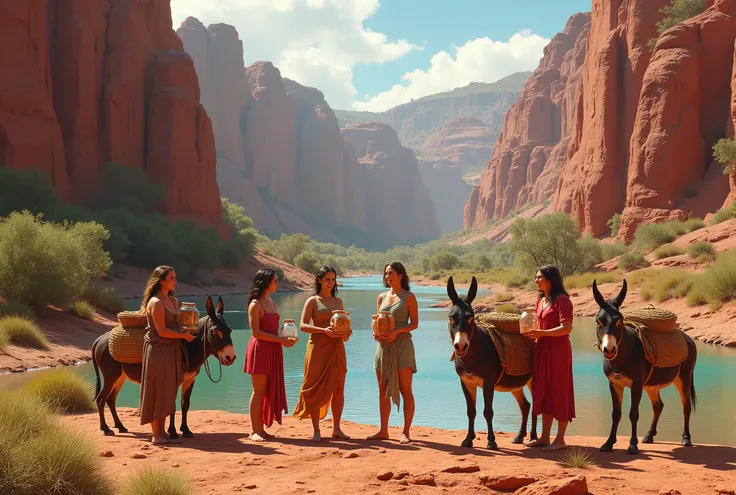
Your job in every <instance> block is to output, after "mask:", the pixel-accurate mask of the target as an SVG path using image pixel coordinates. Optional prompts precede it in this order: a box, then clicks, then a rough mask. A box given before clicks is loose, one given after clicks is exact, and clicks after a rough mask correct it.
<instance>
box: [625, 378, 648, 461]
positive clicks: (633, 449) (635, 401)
mask: <svg viewBox="0 0 736 495" xmlns="http://www.w3.org/2000/svg"><path fill="white" fill-rule="evenodd" d="M643 391H644V390H643V387H642V384H641V383H633V384H632V385H631V410H629V419H630V420H631V439H629V448H628V449H626V453H627V454H629V455H636V454H638V453H639V446H638V445H639V438H638V435H637V433H636V432H637V430H636V427H637V425H638V423H639V404H641V396H642V392H643Z"/></svg>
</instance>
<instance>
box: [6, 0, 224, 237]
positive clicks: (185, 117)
mask: <svg viewBox="0 0 736 495" xmlns="http://www.w3.org/2000/svg"><path fill="white" fill-rule="evenodd" d="M0 39H2V40H3V44H2V46H3V50H2V52H0V70H2V72H1V73H0V74H1V75H0V166H8V167H12V168H15V169H20V170H23V169H28V168H31V167H36V168H39V169H40V170H42V171H44V172H46V173H47V174H49V176H50V177H51V179H52V182H53V184H54V187H55V188H56V190H57V192H58V193H59V196H60V197H61V198H62V199H63V200H71V201H74V202H80V203H83V202H85V201H86V200H88V199H89V198H90V197H92V196H93V195H95V194H98V193H99V192H100V183H99V173H100V171H101V169H102V167H103V165H104V164H105V163H108V162H118V163H123V164H125V165H129V166H131V167H136V168H140V169H143V170H145V171H146V173H147V175H148V177H149V178H150V179H151V180H152V181H153V182H155V183H159V184H162V185H163V186H164V188H165V191H166V195H167V196H166V200H165V201H164V202H162V204H161V205H160V207H161V211H162V212H164V213H167V214H169V216H171V217H172V218H188V219H191V220H194V221H197V222H198V223H199V224H200V225H203V226H205V225H206V226H214V227H216V228H218V229H219V230H220V231H221V232H223V234H225V235H228V234H227V230H226V229H225V227H224V225H223V223H222V218H221V206H220V193H219V190H218V187H217V183H216V180H215V173H216V155H215V141H214V134H213V130H212V123H211V121H210V118H209V117H208V115H207V112H206V111H205V109H204V107H203V105H201V104H200V89H199V85H198V79H197V74H196V72H195V69H194V65H193V63H192V59H191V58H190V57H189V55H187V54H186V53H185V52H184V51H183V48H182V44H181V41H180V40H179V38H178V37H177V36H176V33H175V32H174V31H173V30H172V28H171V11H170V7H169V3H168V2H161V1H157V0H139V1H137V2H131V1H129V0H108V1H89V0H63V1H62V0H25V1H22V2H21V1H17V0H0Z"/></svg>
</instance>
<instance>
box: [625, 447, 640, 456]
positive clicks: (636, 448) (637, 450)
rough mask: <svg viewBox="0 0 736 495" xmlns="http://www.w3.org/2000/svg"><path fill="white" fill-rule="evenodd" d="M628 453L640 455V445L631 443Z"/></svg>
mask: <svg viewBox="0 0 736 495" xmlns="http://www.w3.org/2000/svg"><path fill="white" fill-rule="evenodd" d="M626 453H627V454H629V455H639V447H637V446H636V445H629V448H628V449H626Z"/></svg>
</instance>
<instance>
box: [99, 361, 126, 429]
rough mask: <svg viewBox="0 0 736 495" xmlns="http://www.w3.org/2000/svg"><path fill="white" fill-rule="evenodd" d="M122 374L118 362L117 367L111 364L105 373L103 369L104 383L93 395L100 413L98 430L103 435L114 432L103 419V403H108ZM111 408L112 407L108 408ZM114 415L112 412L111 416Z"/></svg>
mask: <svg viewBox="0 0 736 495" xmlns="http://www.w3.org/2000/svg"><path fill="white" fill-rule="evenodd" d="M122 374H123V368H122V366H120V365H119V364H118V365H117V367H114V366H112V365H111V369H108V370H107V373H105V370H103V373H102V376H103V378H104V380H105V384H104V386H103V387H102V389H100V392H99V393H98V394H97V396H96V397H95V402H96V403H97V412H98V413H99V414H100V430H101V431H103V432H104V433H105V436H114V435H115V432H114V431H112V430H111V429H110V427H109V426H107V422H106V421H105V403H108V404H109V402H108V398H109V397H110V395H111V394H112V392H113V390H114V387H115V385H116V384H117V382H118V380H120V378H121V377H122ZM110 409H111V410H112V408H110ZM114 417H115V415H114V414H113V418H114Z"/></svg>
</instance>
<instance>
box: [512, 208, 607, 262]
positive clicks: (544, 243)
mask: <svg viewBox="0 0 736 495" xmlns="http://www.w3.org/2000/svg"><path fill="white" fill-rule="evenodd" d="M509 231H510V233H511V236H512V239H511V242H510V243H509V249H510V250H511V252H512V253H514V255H515V256H516V260H517V262H518V263H519V264H520V265H521V267H522V268H523V269H525V270H528V271H530V272H531V271H536V270H537V268H538V267H540V266H542V265H545V264H552V265H555V266H556V267H557V269H558V270H560V273H561V274H562V276H563V277H564V276H567V275H571V274H573V273H575V272H583V271H586V270H588V269H589V268H591V267H592V266H594V265H595V264H596V263H599V262H600V260H601V257H602V255H601V251H600V246H599V245H598V243H597V242H595V240H594V239H593V238H592V237H589V236H586V237H585V238H582V239H581V235H580V231H579V230H578V227H577V225H575V223H574V222H573V221H572V219H571V218H570V217H569V216H568V215H567V214H566V213H551V214H548V215H543V216H541V217H539V218H536V219H526V218H518V219H517V220H515V221H514V223H512V224H511V227H510V229H509Z"/></svg>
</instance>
